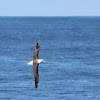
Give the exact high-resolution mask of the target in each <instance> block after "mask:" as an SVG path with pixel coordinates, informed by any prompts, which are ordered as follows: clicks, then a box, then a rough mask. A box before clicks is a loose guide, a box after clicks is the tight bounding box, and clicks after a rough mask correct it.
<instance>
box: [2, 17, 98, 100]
mask: <svg viewBox="0 0 100 100" xmlns="http://www.w3.org/2000/svg"><path fill="white" fill-rule="evenodd" d="M37 42H38V43H39V44H40V52H39V58H42V59H44V60H45V61H46V62H47V63H46V64H45V63H41V64H39V69H38V71H39V84H38V88H37V89H36V88H35V82H34V74H33V66H27V65H26V63H27V62H29V61H31V60H32V59H33V53H34V51H35V49H36V44H37ZM0 100H100V17H0Z"/></svg>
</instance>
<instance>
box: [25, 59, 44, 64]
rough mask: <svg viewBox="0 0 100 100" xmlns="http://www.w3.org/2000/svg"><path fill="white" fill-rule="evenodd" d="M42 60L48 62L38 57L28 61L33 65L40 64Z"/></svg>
mask: <svg viewBox="0 0 100 100" xmlns="http://www.w3.org/2000/svg"><path fill="white" fill-rule="evenodd" d="M42 62H45V63H46V61H44V60H43V59H36V60H32V61H30V62H28V63H27V65H33V63H37V64H40V63H42Z"/></svg>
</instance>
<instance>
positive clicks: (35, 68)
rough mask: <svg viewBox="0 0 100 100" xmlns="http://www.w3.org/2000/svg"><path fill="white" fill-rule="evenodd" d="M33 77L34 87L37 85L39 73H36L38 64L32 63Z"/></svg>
mask: <svg viewBox="0 0 100 100" xmlns="http://www.w3.org/2000/svg"><path fill="white" fill-rule="evenodd" d="M33 72H34V77H35V87H36V88H37V87H38V82H39V74H38V64H34V67H33Z"/></svg>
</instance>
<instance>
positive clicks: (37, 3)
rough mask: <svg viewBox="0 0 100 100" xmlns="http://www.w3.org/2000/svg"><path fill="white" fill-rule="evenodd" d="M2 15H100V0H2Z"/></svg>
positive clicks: (0, 7) (0, 4)
mask: <svg viewBox="0 0 100 100" xmlns="http://www.w3.org/2000/svg"><path fill="white" fill-rule="evenodd" d="M0 16H100V0H0Z"/></svg>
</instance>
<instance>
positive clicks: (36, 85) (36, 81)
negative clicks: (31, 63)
mask: <svg viewBox="0 0 100 100" xmlns="http://www.w3.org/2000/svg"><path fill="white" fill-rule="evenodd" d="M35 87H36V88H37V87H38V78H37V77H35Z"/></svg>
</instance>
